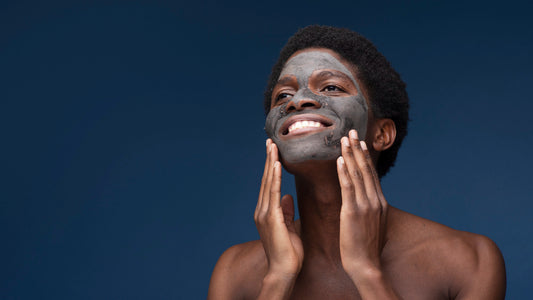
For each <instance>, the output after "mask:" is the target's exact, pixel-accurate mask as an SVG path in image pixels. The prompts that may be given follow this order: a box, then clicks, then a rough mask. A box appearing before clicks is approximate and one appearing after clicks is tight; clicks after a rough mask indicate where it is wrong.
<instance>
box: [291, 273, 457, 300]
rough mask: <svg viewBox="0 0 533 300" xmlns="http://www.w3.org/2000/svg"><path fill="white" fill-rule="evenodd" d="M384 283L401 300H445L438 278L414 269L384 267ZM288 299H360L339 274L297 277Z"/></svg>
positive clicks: (446, 297)
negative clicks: (386, 283) (388, 283)
mask: <svg viewBox="0 0 533 300" xmlns="http://www.w3.org/2000/svg"><path fill="white" fill-rule="evenodd" d="M384 272H385V275H386V277H387V280H388V282H390V284H391V285H392V287H393V289H394V291H395V292H396V293H398V294H399V295H400V296H401V297H402V298H403V299H414V300H416V299H421V300H422V299H431V300H437V299H449V297H448V295H447V293H446V290H447V289H446V287H444V286H443V282H442V280H441V278H440V275H438V274H437V273H433V272H430V271H429V270H427V269H426V268H419V266H416V265H410V266H405V265H401V264H397V265H388V266H385V267H384ZM290 299H354V300H356V299H362V298H361V296H360V294H359V292H358V290H357V287H356V286H355V284H354V283H353V282H352V280H351V278H350V277H349V276H348V275H347V274H346V273H345V272H344V271H343V270H342V269H341V270H338V269H337V270H324V269H323V270H321V271H317V272H314V273H307V274H301V276H299V277H298V279H297V281H296V283H295V285H294V289H293V293H292V296H291V298H290Z"/></svg>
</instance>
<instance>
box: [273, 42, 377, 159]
mask: <svg viewBox="0 0 533 300" xmlns="http://www.w3.org/2000/svg"><path fill="white" fill-rule="evenodd" d="M319 70H328V71H334V72H340V73H342V74H343V75H345V76H344V77H347V78H348V80H350V81H351V82H352V84H353V86H355V89H356V90H357V93H356V94H355V93H352V94H355V95H348V94H346V93H345V94H343V95H342V96H338V95H335V94H328V93H327V92H321V91H320V90H318V91H315V92H314V91H313V90H312V89H311V88H310V85H309V82H310V79H311V77H312V76H311V75H313V76H315V77H316V74H317V73H321V72H320V71H319ZM325 73H329V74H331V72H325ZM282 78H295V79H296V81H297V89H294V90H293V92H292V93H290V94H291V95H290V98H289V99H288V100H287V101H285V102H284V103H283V102H282V104H281V105H276V104H274V105H276V106H274V107H273V108H272V109H271V110H270V112H269V113H268V116H267V119H266V124H265V130H266V133H267V135H268V136H269V137H270V138H271V139H272V140H273V141H274V143H276V145H277V146H278V148H279V152H280V154H281V157H282V158H283V160H285V161H287V162H289V163H299V162H304V161H308V160H334V159H337V157H339V156H340V155H341V148H340V139H341V138H342V137H343V136H347V135H348V132H349V131H350V130H351V129H355V130H357V133H358V135H359V138H360V139H361V140H362V139H364V138H365V135H366V124H367V120H368V107H367V102H366V100H365V98H364V96H363V93H362V92H361V89H360V87H359V85H358V84H357V81H356V80H355V78H354V77H353V75H352V73H351V72H350V71H349V70H348V68H347V67H346V66H345V65H344V64H342V63H341V62H340V61H339V60H338V59H336V58H335V57H334V56H332V55H331V54H329V53H327V52H323V51H307V52H303V53H300V54H298V55H296V56H294V57H292V58H291V59H290V60H289V61H287V63H286V64H285V66H284V68H283V70H282V71H281V74H280V77H279V79H282ZM279 79H278V80H279ZM311 80H314V79H311ZM323 84H324V85H327V80H325V81H324V83H323ZM315 90H316V89H315ZM281 93H283V90H282V91H281ZM278 94H280V93H278ZM332 95H333V96H332ZM273 97H276V95H273ZM302 101H303V102H302ZM305 102H313V103H315V104H314V105H312V106H311V105H309V106H305V105H303V106H301V104H302V103H305ZM289 106H291V107H289ZM294 107H299V109H294ZM297 121H308V122H307V124H306V122H300V123H298V124H296V123H295V122H297ZM309 121H312V122H309ZM316 122H318V123H320V124H321V125H320V127H316V126H317V125H318V123H316ZM294 124H296V125H297V127H300V126H304V127H305V126H308V127H310V128H306V129H304V132H302V131H301V130H302V129H300V132H299V133H297V132H298V129H297V130H295V131H292V132H289V130H288V127H290V125H294ZM313 127H315V128H313ZM293 132H294V134H293Z"/></svg>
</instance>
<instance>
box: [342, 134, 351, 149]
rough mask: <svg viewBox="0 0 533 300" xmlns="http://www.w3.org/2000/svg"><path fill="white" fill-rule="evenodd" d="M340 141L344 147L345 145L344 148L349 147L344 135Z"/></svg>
mask: <svg viewBox="0 0 533 300" xmlns="http://www.w3.org/2000/svg"><path fill="white" fill-rule="evenodd" d="M341 143H342V145H344V147H346V148H349V147H350V141H348V138H347V137H345V136H343V137H342V138H341Z"/></svg>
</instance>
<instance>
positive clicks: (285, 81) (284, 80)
mask: <svg viewBox="0 0 533 300" xmlns="http://www.w3.org/2000/svg"><path fill="white" fill-rule="evenodd" d="M294 81H295V80H294V77H292V76H285V77H283V78H281V79H280V80H278V82H276V85H278V84H283V85H285V84H290V83H292V82H294Z"/></svg>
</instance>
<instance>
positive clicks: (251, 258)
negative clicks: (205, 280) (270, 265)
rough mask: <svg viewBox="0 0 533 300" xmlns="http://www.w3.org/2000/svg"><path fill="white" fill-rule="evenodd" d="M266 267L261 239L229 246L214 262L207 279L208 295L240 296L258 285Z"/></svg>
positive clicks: (253, 290)
mask: <svg viewBox="0 0 533 300" xmlns="http://www.w3.org/2000/svg"><path fill="white" fill-rule="evenodd" d="M266 270H267V261H266V256H265V252H264V250H263V246H262V244H261V241H251V242H247V243H243V244H238V245H235V246H232V247H230V248H228V249H227V250H226V251H224V253H222V255H221V256H220V258H219V259H218V262H217V263H216V265H215V269H214V270H213V274H212V275H211V281H210V283H209V291H208V299H243V298H248V297H247V296H248V295H253V294H254V293H255V291H256V290H259V289H260V287H261V286H260V285H261V282H262V278H263V277H264V273H265V272H266Z"/></svg>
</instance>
